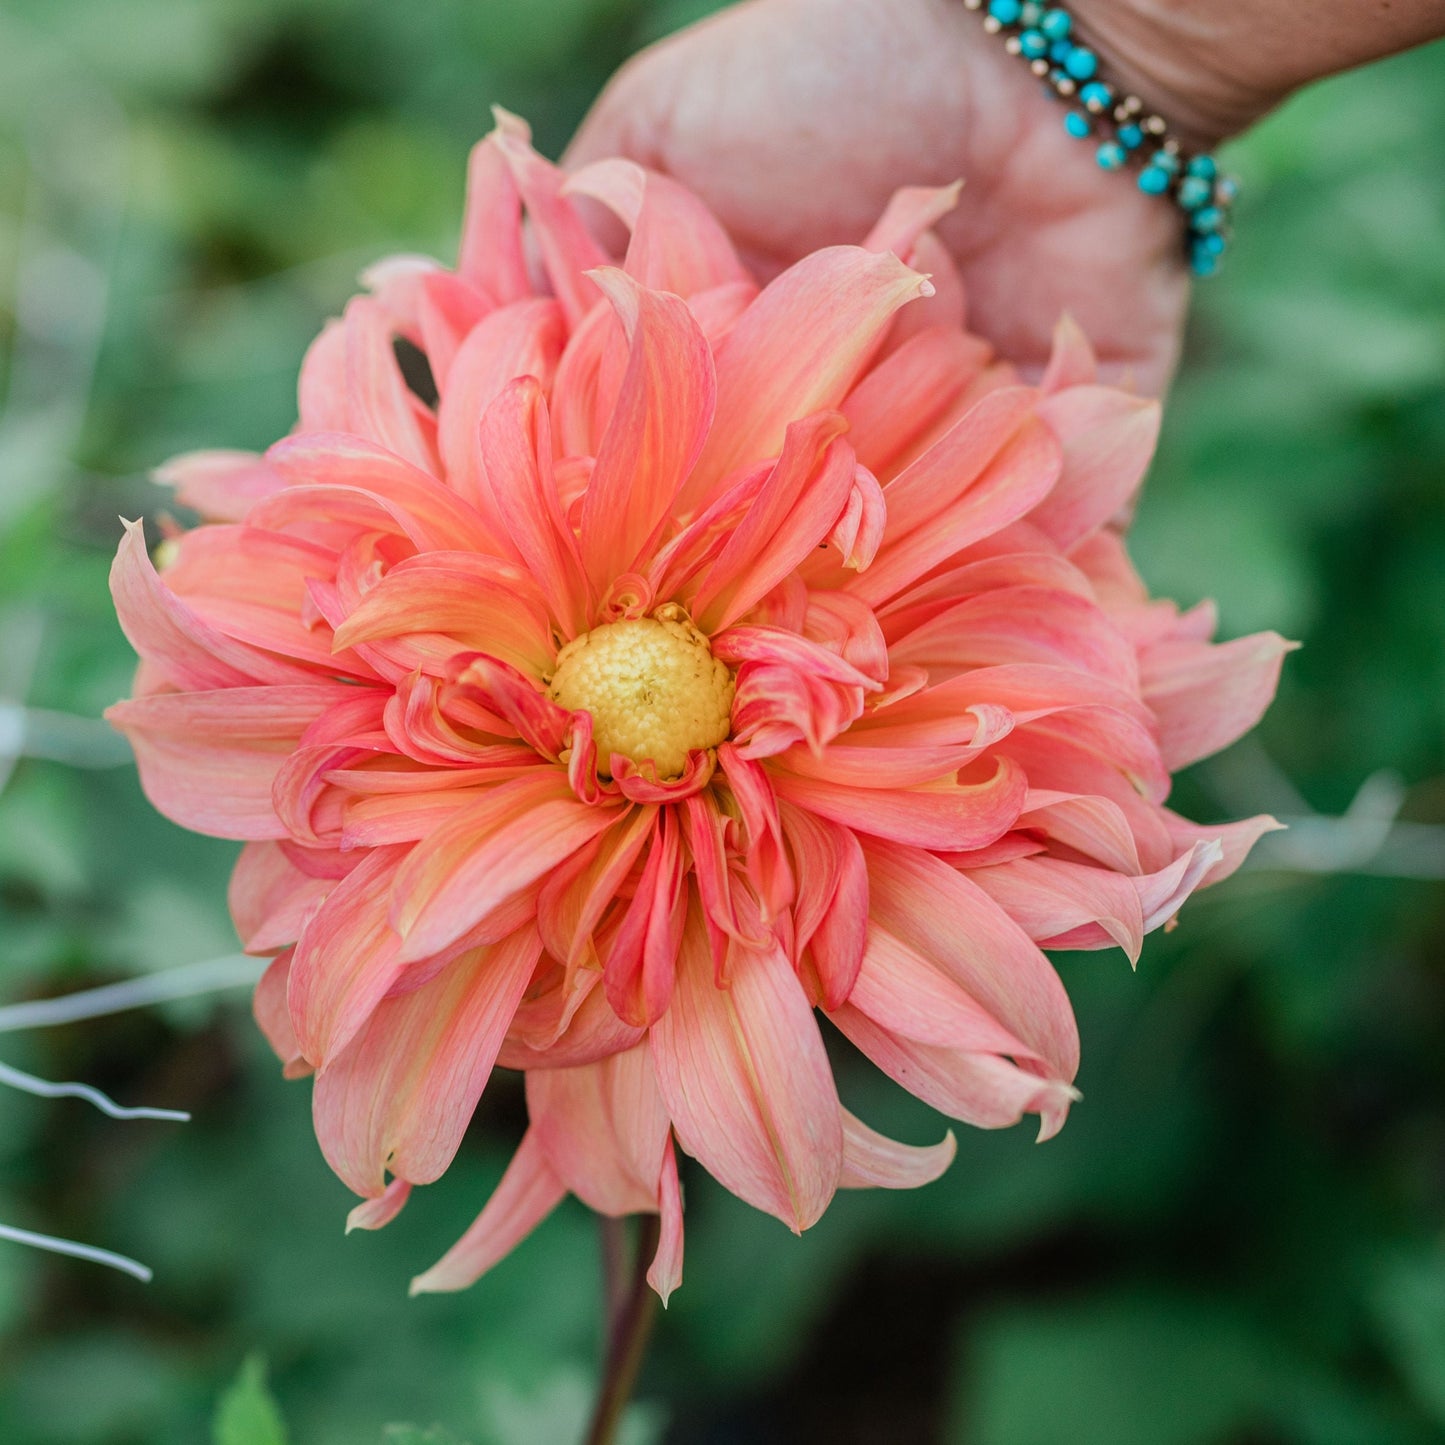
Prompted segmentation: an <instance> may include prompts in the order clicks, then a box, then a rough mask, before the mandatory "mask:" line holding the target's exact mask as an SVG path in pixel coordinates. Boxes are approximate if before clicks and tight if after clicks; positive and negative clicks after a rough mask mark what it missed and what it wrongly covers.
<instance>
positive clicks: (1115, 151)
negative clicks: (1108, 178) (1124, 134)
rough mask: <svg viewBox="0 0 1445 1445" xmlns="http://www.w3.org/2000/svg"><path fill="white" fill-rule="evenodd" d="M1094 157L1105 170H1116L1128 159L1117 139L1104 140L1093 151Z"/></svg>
mask: <svg viewBox="0 0 1445 1445" xmlns="http://www.w3.org/2000/svg"><path fill="white" fill-rule="evenodd" d="M1094 159H1095V160H1097V161H1098V162H1099V164H1100V165H1101V166H1103V168H1104V169H1105V170H1106V171H1117V170H1118V169H1119V167H1120V166H1122V165H1123V164H1124V162H1125V160H1127V159H1128V156H1127V153H1126V152H1125V150H1124V147H1123V146H1121V145H1120V144H1119V142H1118V141H1112V140H1106V141H1105V142H1104V144H1103V145H1101V146H1100V147H1099V149H1098V150H1097V151H1095V152H1094Z"/></svg>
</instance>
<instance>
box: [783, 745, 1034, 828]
mask: <svg viewBox="0 0 1445 1445" xmlns="http://www.w3.org/2000/svg"><path fill="white" fill-rule="evenodd" d="M770 778H771V781H772V785H773V791H774V792H775V793H776V794H777V795H778V797H779V798H781V799H783V800H785V801H786V802H789V803H796V804H797V805H798V806H799V807H800V808H806V809H807V810H808V811H809V812H812V813H817V814H819V815H820V816H822V817H824V818H829V819H831V820H832V821H833V822H835V823H841V824H843V826H844V827H847V828H852V829H853V831H854V832H857V833H864V834H868V835H870V836H872V837H877V838H889V839H892V840H893V841H894V842H897V843H908V844H912V845H914V846H916V847H920V848H944V849H964V848H981V847H983V846H984V845H985V844H986V843H991V842H993V840H994V839H995V838H998V837H1000V836H1001V835H1002V834H1004V833H1006V832H1007V831H1008V830H1009V829H1010V828H1011V827H1012V826H1013V824H1014V821H1015V820H1016V819H1017V818H1018V815H1019V811H1020V809H1021V808H1022V807H1023V803H1024V797H1025V794H1026V793H1027V790H1028V784H1027V782H1026V780H1025V776H1024V773H1023V771H1022V770H1021V769H1020V768H1018V767H1016V766H1014V765H1013V764H1012V763H1011V762H1009V760H1008V759H1006V758H998V759H996V760H995V766H994V770H993V773H992V776H990V777H988V778H985V779H983V780H982V781H980V782H971V783H960V782H957V781H956V780H955V779H954V777H953V776H952V775H951V774H946V775H944V776H943V777H941V778H938V779H937V780H935V781H934V782H931V783H927V784H924V785H922V786H920V787H913V788H862V787H858V786H856V785H855V784H853V783H847V784H844V783H836V782H831V781H828V780H825V779H822V778H805V777H800V776H799V775H798V774H796V773H790V772H787V771H785V770H783V769H781V768H777V769H774V770H773V771H772V772H771V773H770Z"/></svg>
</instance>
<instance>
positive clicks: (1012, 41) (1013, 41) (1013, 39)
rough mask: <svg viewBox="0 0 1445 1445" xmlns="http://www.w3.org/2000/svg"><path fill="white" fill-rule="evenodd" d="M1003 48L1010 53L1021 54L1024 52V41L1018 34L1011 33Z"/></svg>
mask: <svg viewBox="0 0 1445 1445" xmlns="http://www.w3.org/2000/svg"><path fill="white" fill-rule="evenodd" d="M1003 48H1004V49H1005V50H1007V51H1008V53H1009V54H1010V55H1021V54H1022V53H1023V48H1024V43H1023V41H1022V40H1020V39H1019V38H1018V36H1017V35H1010V36H1009V38H1008V39H1007V40H1005V41H1004V43H1003Z"/></svg>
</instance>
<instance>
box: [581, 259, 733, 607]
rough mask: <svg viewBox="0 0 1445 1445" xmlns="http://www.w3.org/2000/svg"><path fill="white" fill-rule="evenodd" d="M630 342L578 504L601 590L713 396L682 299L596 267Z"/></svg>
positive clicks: (665, 499) (690, 452)
mask: <svg viewBox="0 0 1445 1445" xmlns="http://www.w3.org/2000/svg"><path fill="white" fill-rule="evenodd" d="M593 280H595V281H596V283H597V284H598V286H599V287H601V289H602V291H603V293H604V294H605V295H606V297H607V299H608V300H609V301H610V302H611V303H612V307H613V309H614V310H615V312H616V313H617V318H618V320H619V321H620V322H621V325H622V331H623V334H624V336H625V337H626V339H627V345H628V355H627V370H626V372H625V374H624V376H623V378H622V386H621V389H620V390H619V392H618V395H617V402H616V407H615V409H614V411H613V414H612V418H611V420H610V422H609V423H608V426H607V430H606V432H605V433H604V434H603V437H602V441H601V444H600V446H599V448H598V451H597V465H596V468H595V469H594V471H593V473H592V479H591V481H590V483H589V484H588V487H587V491H586V494H585V497H584V500H583V504H582V552H583V556H584V557H585V559H586V565H587V570H588V574H589V575H590V576H591V578H592V581H593V584H594V586H595V587H596V588H597V590H598V591H599V592H602V591H605V590H606V587H607V585H608V584H609V583H610V582H611V581H612V579H613V578H615V577H618V576H620V575H621V574H622V573H624V572H628V571H630V570H632V568H633V566H634V564H635V563H636V562H637V560H638V558H639V554H640V553H641V552H642V550H643V548H644V547H645V546H646V545H647V544H648V543H649V542H650V541H651V540H652V539H653V537H654V535H655V534H656V533H657V532H658V530H659V529H660V527H661V525H662V523H663V522H664V521H665V520H666V518H667V517H668V516H669V514H670V512H671V508H672V502H673V498H674V497H676V495H677V493H678V489H679V488H680V487H681V486H682V483H683V481H684V479H685V478H686V476H687V474H688V472H689V471H690V470H691V468H692V464H693V463H694V462H695V461H696V460H697V455H698V452H699V451H700V450H701V448H702V444H703V441H704V440H705V438H706V437H707V431H708V426H709V425H710V424H711V421H712V414H713V407H714V404H715V401H716V384H715V382H714V379H713V366H712V352H711V350H710V349H709V347H708V344H707V341H706V340H705V338H704V337H703V334H702V332H701V331H699V330H698V328H697V323H696V322H694V321H693V319H692V316H691V314H690V313H689V311H688V309H687V306H686V304H685V303H684V302H683V301H681V300H680V299H679V298H678V297H676V296H670V295H667V294H665V293H664V292H661V291H649V290H647V289H645V288H644V287H642V286H640V285H638V283H637V282H636V281H634V280H633V279H632V278H631V277H630V276H628V275H627V274H626V273H625V272H621V271H617V270H614V269H612V268H610V267H604V268H602V269H601V270H599V271H597V272H595V273H594V274H593Z"/></svg>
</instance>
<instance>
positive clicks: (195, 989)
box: [0, 953, 270, 1034]
mask: <svg viewBox="0 0 1445 1445" xmlns="http://www.w3.org/2000/svg"><path fill="white" fill-rule="evenodd" d="M269 962H270V960H269V959H265V958H249V957H247V955H245V954H243V953H232V954H227V955H226V956H225V957H224V958H209V959H206V960H205V961H204V962H201V963H186V964H182V965H181V966H180V967H179V968H170V969H165V970H163V971H162V972H160V973H149V974H144V975H142V976H141V977H140V978H131V979H127V980H126V981H125V982H124V983H111V984H106V985H105V986H104V987H103V988H89V989H85V990H83V991H82V992H80V993H70V994H65V995H63V996H62V997H60V998H42V999H35V1000H33V1001H32V1002H29V1003H14V1004H8V1005H6V1006H5V1007H3V1008H0V1034H6V1033H14V1032H16V1031H17V1030H19V1029H42V1028H50V1027H52V1026H54V1025H56V1024H68V1023H75V1022H77V1021H78V1020H80V1019H94V1018H101V1017H102V1016H104V1015H106V1014H114V1013H122V1012H124V1011H125V1010H127V1009H133V1008H145V1007H147V1006H148V1005H150V1004H156V1003H165V1002H166V1001H168V1000H170V999H178V998H192V997H194V996H195V995H197V994H204V993H215V992H217V991H218V990H220V989H226V988H240V987H242V986H243V985H244V986H250V985H253V984H255V983H256V981H257V980H258V979H259V978H260V977H261V975H262V973H264V972H265V969H266V965H267V964H268V963H269Z"/></svg>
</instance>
